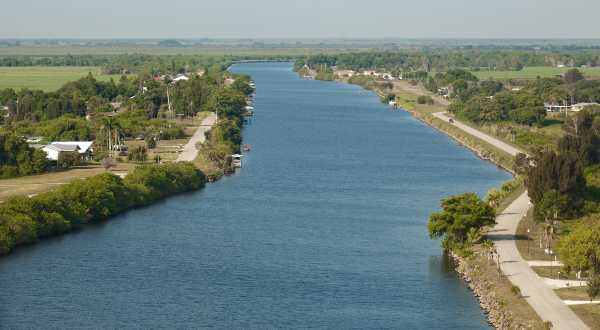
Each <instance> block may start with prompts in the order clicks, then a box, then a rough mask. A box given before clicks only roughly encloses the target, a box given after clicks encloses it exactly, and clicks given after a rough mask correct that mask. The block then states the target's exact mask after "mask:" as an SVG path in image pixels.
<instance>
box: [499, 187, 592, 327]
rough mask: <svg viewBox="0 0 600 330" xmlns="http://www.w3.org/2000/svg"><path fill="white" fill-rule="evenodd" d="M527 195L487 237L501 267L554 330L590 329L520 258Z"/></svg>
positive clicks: (512, 206)
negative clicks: (517, 237)
mask: <svg viewBox="0 0 600 330" xmlns="http://www.w3.org/2000/svg"><path fill="white" fill-rule="evenodd" d="M528 202H529V197H528V196H527V192H525V193H523V194H522V195H521V196H520V197H519V198H517V200H515V201H514V202H513V203H512V204H511V205H510V206H509V207H508V208H506V210H504V212H502V214H500V215H499V216H498V218H497V219H496V221H497V222H498V225H496V227H494V228H492V229H491V230H490V232H489V234H488V237H489V238H490V239H491V240H493V241H494V242H495V243H496V250H497V251H498V254H500V267H501V268H502V271H503V272H504V275H505V276H506V277H507V278H508V279H510V281H511V282H512V283H513V284H515V285H517V286H519V287H520V288H521V293H522V294H523V297H525V299H527V302H528V303H529V304H530V305H531V307H533V309H534V310H535V311H536V312H537V313H538V315H539V316H540V317H541V318H542V320H544V321H548V320H549V321H551V322H552V324H553V325H554V328H553V329H554V330H561V329H564V330H571V329H589V328H588V327H587V326H586V325H585V324H584V323H583V322H582V321H581V320H580V319H579V318H578V317H577V315H575V313H573V311H571V309H570V308H569V307H568V306H567V305H566V304H565V302H564V301H562V300H561V299H560V298H558V296H556V294H554V291H553V290H554V289H555V288H556V286H555V285H550V284H549V283H547V282H546V281H545V279H543V278H541V277H539V276H538V275H537V274H536V273H535V272H534V271H533V270H532V269H531V268H530V267H529V265H528V264H527V262H526V261H525V260H524V259H523V258H522V257H521V254H519V251H518V250H517V245H516V244H515V233H516V231H517V226H518V225H519V221H520V220H521V218H523V215H524V214H525V213H526V212H527V209H528V208H529V205H528Z"/></svg>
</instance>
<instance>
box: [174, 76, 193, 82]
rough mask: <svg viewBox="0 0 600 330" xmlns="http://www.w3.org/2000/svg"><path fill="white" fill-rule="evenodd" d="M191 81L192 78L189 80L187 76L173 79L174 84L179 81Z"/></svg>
mask: <svg viewBox="0 0 600 330" xmlns="http://www.w3.org/2000/svg"><path fill="white" fill-rule="evenodd" d="M189 79H190V78H188V77H186V76H179V77H177V78H175V79H173V82H177V81H180V80H189Z"/></svg>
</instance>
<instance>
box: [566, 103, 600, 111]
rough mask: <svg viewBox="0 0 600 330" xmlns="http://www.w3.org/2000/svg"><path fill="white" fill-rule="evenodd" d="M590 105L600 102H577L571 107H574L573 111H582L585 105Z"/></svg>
mask: <svg viewBox="0 0 600 330" xmlns="http://www.w3.org/2000/svg"><path fill="white" fill-rule="evenodd" d="M589 105H600V104H598V103H587V102H584V103H576V104H573V105H572V106H571V109H572V110H573V111H581V110H583V108H584V107H587V106H589Z"/></svg>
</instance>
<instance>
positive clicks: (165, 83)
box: [162, 75, 173, 119]
mask: <svg viewBox="0 0 600 330" xmlns="http://www.w3.org/2000/svg"><path fill="white" fill-rule="evenodd" d="M172 84H173V78H171V77H169V76H168V75H165V76H164V78H163V79H162V85H163V86H164V87H165V88H166V89H167V104H168V105H169V111H171V98H170V96H169V87H171V86H172ZM171 119H173V112H171Z"/></svg>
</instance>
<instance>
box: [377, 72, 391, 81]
mask: <svg viewBox="0 0 600 330" xmlns="http://www.w3.org/2000/svg"><path fill="white" fill-rule="evenodd" d="M379 76H380V77H382V78H383V79H388V80H394V76H392V74H391V73H389V72H384V73H380V74H379Z"/></svg>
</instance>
